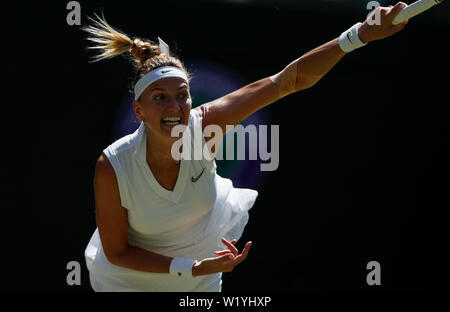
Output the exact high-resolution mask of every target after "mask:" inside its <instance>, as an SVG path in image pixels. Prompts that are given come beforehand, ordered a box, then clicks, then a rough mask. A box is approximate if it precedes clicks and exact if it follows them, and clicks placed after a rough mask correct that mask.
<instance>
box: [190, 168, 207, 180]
mask: <svg viewBox="0 0 450 312" xmlns="http://www.w3.org/2000/svg"><path fill="white" fill-rule="evenodd" d="M203 171H205V168H203V169H202V172H200V174H199V175H198V176H197V177H196V178H194V177H191V181H192V182H193V183H195V182H197V181H198V179H200V177H201V176H202V174H203Z"/></svg>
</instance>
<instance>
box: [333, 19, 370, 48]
mask: <svg viewBox="0 0 450 312" xmlns="http://www.w3.org/2000/svg"><path fill="white" fill-rule="evenodd" d="M361 24H362V23H356V24H355V25H353V26H352V27H350V28H349V29H348V30H346V31H344V32H343V33H342V34H341V36H340V37H339V46H340V47H341V49H342V51H344V52H347V53H348V52H351V51H353V50H355V49H358V48H361V47H363V46H365V45H366V44H367V43H364V42H362V41H361V39H359V36H358V29H359V26H360V25H361Z"/></svg>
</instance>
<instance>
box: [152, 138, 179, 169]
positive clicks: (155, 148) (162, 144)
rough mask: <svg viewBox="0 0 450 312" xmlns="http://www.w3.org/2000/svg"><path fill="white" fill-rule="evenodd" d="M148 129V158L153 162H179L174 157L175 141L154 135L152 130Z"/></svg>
mask: <svg viewBox="0 0 450 312" xmlns="http://www.w3.org/2000/svg"><path fill="white" fill-rule="evenodd" d="M146 131H147V148H146V151H147V155H146V156H147V160H149V161H150V162H151V163H157V164H164V165H168V166H170V165H172V164H178V163H177V161H176V160H175V159H174V158H173V157H172V145H173V143H174V141H172V140H167V139H166V138H158V137H154V136H153V135H152V134H150V133H151V131H148V129H146Z"/></svg>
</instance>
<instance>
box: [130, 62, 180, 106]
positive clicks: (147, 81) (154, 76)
mask: <svg viewBox="0 0 450 312" xmlns="http://www.w3.org/2000/svg"><path fill="white" fill-rule="evenodd" d="M170 77H178V78H181V79H183V80H184V81H186V83H189V80H188V77H187V76H186V74H185V73H184V71H182V70H181V69H179V68H178V67H175V66H163V67H158V68H156V69H154V70H152V71H150V72H148V73H147V74H145V75H144V77H142V78H141V79H139V80H138V82H136V85H135V86H134V99H135V100H136V101H137V100H138V99H139V97H140V96H141V94H142V93H143V92H144V90H145V89H146V88H147V87H148V86H149V85H151V84H152V83H153V82H155V81H157V80H160V79H163V78H170Z"/></svg>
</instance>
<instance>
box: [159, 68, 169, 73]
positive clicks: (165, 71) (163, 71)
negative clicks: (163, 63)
mask: <svg viewBox="0 0 450 312" xmlns="http://www.w3.org/2000/svg"><path fill="white" fill-rule="evenodd" d="M168 72H170V69H169V70H162V71H161V74H165V73H168Z"/></svg>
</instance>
